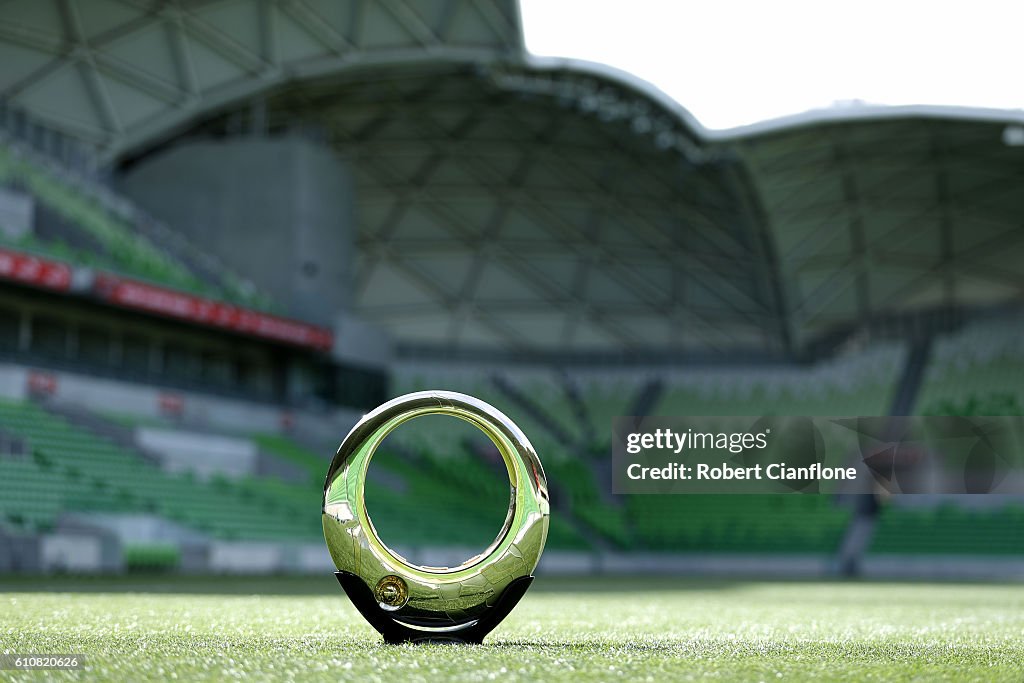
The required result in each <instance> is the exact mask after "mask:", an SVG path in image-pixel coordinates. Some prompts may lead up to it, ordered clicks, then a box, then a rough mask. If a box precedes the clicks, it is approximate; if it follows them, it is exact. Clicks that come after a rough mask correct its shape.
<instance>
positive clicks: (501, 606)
mask: <svg viewBox="0 0 1024 683" xmlns="http://www.w3.org/2000/svg"><path fill="white" fill-rule="evenodd" d="M334 575H335V576H336V577H338V583H340V584H341V587H342V588H344V589H345V593H347V594H348V597H349V600H351V601H352V604H353V605H355V606H356V609H357V610H359V613H360V614H362V615H363V618H364V619H366V620H367V621H368V622H370V626H373V627H374V628H375V629H377V631H378V632H379V633H380V634H381V635H382V636H384V642H386V643H390V644H392V645H398V644H399V643H452V644H477V645H479V644H480V643H482V642H483V641H484V637H485V636H486V635H487V634H488V633H490V632H491V631H493V630H494V628H495V627H496V626H497V625H498V624H500V623H501V620H502V619H504V618H505V617H507V616H508V614H509V612H511V611H512V609H513V608H514V607H515V606H516V605H517V604H519V601H520V600H522V598H523V595H525V594H526V589H527V588H529V587H530V584H531V583H533V577H532V576H521V577H519V578H518V579H516V580H514V581H513V582H512V583H510V584H509V585H508V586H506V587H505V590H504V591H502V593H501V595H500V596H498V601H497V602H496V603H494V606H493V607H491V608H490V609H488V610H487V611H486V612H484V614H483V616H482V617H480V618H479V619H477V620H476V621H473V622H470V623H468V624H466V625H464V626H459V627H454V628H448V629H445V630H443V631H433V632H432V631H430V630H429V627H426V626H425V627H424V628H423V629H418V628H412V627H411V626H407V625H406V624H403V623H401V622H400V621H396V620H395V618H394V615H393V614H392V613H391V612H387V611H385V610H383V609H381V608H380V605H379V604H377V600H376V599H375V598H374V597H373V591H371V590H370V587H369V586H367V585H366V582H365V581H363V580H362V579H361V578H359V577H358V576H356V575H355V574H353V573H351V572H334Z"/></svg>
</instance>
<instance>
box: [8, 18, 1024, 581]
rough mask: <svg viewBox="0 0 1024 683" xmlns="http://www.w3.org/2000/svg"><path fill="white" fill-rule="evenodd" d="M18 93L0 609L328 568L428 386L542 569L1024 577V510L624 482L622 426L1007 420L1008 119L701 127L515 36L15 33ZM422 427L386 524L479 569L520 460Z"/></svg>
mask: <svg viewBox="0 0 1024 683" xmlns="http://www.w3.org/2000/svg"><path fill="white" fill-rule="evenodd" d="M0 65H2V66H0V572H19V571H20V572H56V571H82V572H95V571H123V570H125V569H140V570H155V569H163V570H170V569H173V570H179V571H188V572H244V573H271V572H283V571H295V572H313V571H328V570H330V569H331V565H330V559H329V557H328V556H327V553H326V551H325V548H324V544H323V538H322V531H321V528H320V510H319V509H318V505H319V502H320V497H321V494H322V490H323V489H322V487H323V478H324V474H325V473H326V469H327V465H328V463H329V460H330V457H331V456H332V455H333V450H334V449H335V448H336V447H337V444H338V442H339V441H340V439H341V438H342V437H343V436H344V434H345V433H346V432H347V430H348V429H349V428H350V427H351V426H352V425H353V424H354V423H355V421H356V420H357V419H358V418H359V416H360V415H361V414H362V413H363V412H364V411H366V410H367V409H370V408H372V407H374V406H376V405H377V404H379V403H381V402H383V401H385V400H387V399H388V398H391V397H394V396H397V395H400V394H403V393H406V392H409V391H416V390H421V389H428V388H435V389H449V390H456V391H463V392H466V393H469V394H472V395H474V396H478V397H480V398H481V399H483V400H485V401H488V402H489V403H492V404H493V405H495V406H497V407H498V408H499V409H501V410H502V411H504V412H505V413H507V414H508V415H509V416H510V417H512V418H513V419H514V420H515V421H516V422H517V423H518V424H519V425H520V426H521V427H522V428H523V430H524V431H525V432H526V434H528V435H529V437H530V439H531V440H532V442H533V443H534V445H535V446H536V447H537V449H538V451H539V453H540V454H541V457H542V459H543V462H544V465H545V468H546V470H547V473H548V476H549V479H550V481H551V492H552V508H553V514H552V518H551V519H552V522H551V530H550V535H549V541H548V548H549V552H548V553H547V554H546V555H545V557H544V563H543V564H542V570H547V571H552V572H558V571H561V572H617V571H626V570H636V569H638V568H639V569H649V570H652V571H657V570H662V571H666V572H696V573H700V572H711V571H714V572H725V573H730V572H731V573H741V572H750V573H759V574H764V573H777V574H780V575H786V576H791V575H804V576H825V575H835V574H841V573H860V574H863V575H868V576H872V575H874V576H883V575H886V576H920V575H930V576H949V577H954V576H1000V577H1005V576H1020V575H1022V574H1024V501H1021V500H1020V499H1019V498H1008V497H999V496H986V497H984V500H981V497H969V496H963V497H954V496H948V497H939V496H913V497H905V498H893V499H892V500H888V499H887V498H886V497H885V496H882V495H874V493H875V492H872V491H871V490H865V491H861V492H859V493H862V494H864V495H854V496H818V495H814V496H781V495H779V496H752V495H751V496H728V497H727V496H711V495H686V496H682V495H680V496H616V495H613V494H612V493H611V483H610V482H611V452H610V451H611V420H612V418H613V417H615V416H617V415H659V414H660V415H705V416H751V415H767V414H774V415H850V416H856V415H1018V416H1019V415H1021V414H1022V406H1024V345H1022V344H1021V340H1022V338H1024V317H1022V310H1024V308H1022V307H1024V230H1022V228H1021V219H1022V218H1024V193H1022V192H1021V191H1020V188H1021V186H1022V183H1024V117H1022V116H1021V115H1020V113H1019V112H1004V111H991V110H974V109H956V108H937V107H889V108H883V107H871V106H850V107H842V108H836V109H828V110H823V111H817V112H809V113H807V114H802V115H799V116H795V117H791V118H788V119H781V120H776V121H771V122H766V123H762V124H757V125H754V126H750V127H746V128H742V129H737V130H732V131H726V132H719V131H715V132H713V131H709V130H706V129H704V128H703V127H702V126H701V125H700V124H699V123H698V122H697V121H695V120H694V119H693V117H691V116H690V115H689V114H688V113H687V112H686V110H685V109H683V108H682V106H680V105H679V104H678V103H676V102H674V101H671V100H669V99H668V98H667V97H665V96H664V95H663V94H661V93H660V92H658V91H657V90H655V89H654V88H653V87H651V86H650V85H648V84H646V83H644V82H642V81H640V80H639V79H637V78H634V77H632V76H630V75H629V74H626V73H622V72H619V71H615V70H613V69H610V68H608V67H604V66H600V65H595V64H590V63H582V62H577V61H573V60H565V59H541V58H537V57H534V56H531V55H529V54H528V53H527V52H526V51H525V49H524V46H523V40H522V31H521V26H520V18H519V14H518V8H517V6H516V4H515V2H513V1H512V0H472V1H471V0H429V1H423V2H415V3H413V2H406V1H404V0H388V1H387V2H380V3H375V2H365V3H364V2H352V3H339V2H334V0H287V1H286V0H268V1H266V2H228V1H221V0H210V1H208V2H197V3H191V2H183V3H159V2H158V3H146V2H135V1H134V0H132V1H128V0H125V1H121V0H90V2H88V3H86V2H85V0H9V1H8V2H6V3H3V4H2V5H0ZM422 422H423V424H421V425H420V424H412V425H409V426H408V427H409V428H408V429H405V428H403V429H402V430H399V431H398V432H396V433H395V434H394V435H393V436H391V437H389V439H388V440H387V441H386V443H385V444H384V447H383V448H382V452H381V453H380V455H379V456H377V457H376V458H375V460H374V466H373V468H372V469H371V472H370V481H369V485H368V493H367V496H368V504H369V505H370V509H371V512H372V513H373V515H374V522H375V524H376V525H377V527H378V528H379V529H380V530H381V532H382V536H383V537H384V538H385V539H387V540H388V542H389V543H392V544H394V546H395V547H397V548H401V549H402V550H403V552H404V553H405V554H406V556H407V557H410V558H411V559H414V560H419V561H422V562H424V563H443V562H447V561H450V559H451V558H455V559H456V560H461V559H463V558H464V557H465V554H466V552H467V550H472V552H476V549H478V548H479V547H481V546H482V544H485V543H486V542H487V540H488V536H489V535H490V536H493V530H494V529H495V528H497V527H498V525H500V519H501V516H502V515H501V513H502V511H503V508H504V506H505V500H506V495H507V494H506V489H505V485H504V483H503V481H502V477H503V474H502V472H501V464H500V457H499V456H498V454H497V451H496V450H495V448H494V447H493V444H490V443H489V442H488V441H487V440H486V438H485V437H484V436H483V435H482V434H479V433H475V432H473V430H472V429H470V428H468V427H467V428H466V430H463V429H459V428H455V427H453V426H452V425H450V424H447V423H446V422H445V421H444V420H442V419H438V420H433V419H426V420H423V421H422ZM475 509H478V510H480V511H481V512H480V514H479V515H476V514H467V511H470V510H475ZM425 511H429V512H430V515H431V518H432V519H433V520H434V522H433V523H430V524H427V523H426V522H425V519H426V515H425V514H424V513H425ZM492 513H493V514H492ZM495 519H497V520H498V521H497V522H495Z"/></svg>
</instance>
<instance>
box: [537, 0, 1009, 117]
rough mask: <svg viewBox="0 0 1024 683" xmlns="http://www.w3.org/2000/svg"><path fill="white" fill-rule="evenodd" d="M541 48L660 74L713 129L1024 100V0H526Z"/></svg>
mask: <svg viewBox="0 0 1024 683" xmlns="http://www.w3.org/2000/svg"><path fill="white" fill-rule="evenodd" d="M520 2H521V11H522V16H523V28H524V33H525V39H526V47H527V49H528V50H529V51H530V52H532V53H533V54H536V55H542V56H552V57H574V58H578V59H585V60H588V61H594V62H601V63H604V64H609V65H611V66H614V67H617V68H619V69H622V70H625V71H628V72H630V73H632V74H634V75H636V76H639V77H640V78H642V79H644V80H646V81H649V82H651V83H652V84H654V85H655V86H657V87H658V88H660V89H661V90H663V91H664V92H665V93H667V94H668V95H670V96H671V97H672V98H673V99H675V100H676V101H678V102H679V103H680V104H681V105H683V106H684V107H685V108H686V109H688V110H689V111H690V112H691V113H692V114H693V115H694V116H695V117H696V118H697V120H698V121H700V122H701V123H702V124H703V125H704V126H705V127H707V128H712V129H725V128H733V127H736V126H742V125H746V124H750V123H755V122H757V121H763V120H766V119H773V118H778V117H780V116H786V115H789V114H796V113H799V112H803V111H807V110H809V109H821V108H825V107H831V106H837V105H838V106H842V105H844V104H845V105H849V104H850V103H851V102H855V101H862V102H865V103H868V104H887V105H906V104H938V105H960V106H975V107H991V108H999V109H1020V108H1021V107H1024V0H1018V1H1017V2H1013V1H1012V0H1006V1H1003V2H996V1H994V0H970V1H969V2H944V1H943V0H931V1H930V2H919V1H917V0H884V1H880V0H866V1H858V2H843V3H839V2H832V1H830V0H818V1H817V2H812V1H805V0H793V1H788V0H782V1H777V0H770V1H763V2H755V1H750V2H743V1H740V0H702V1H699V2H690V1H687V0H660V1H659V0H616V1H614V2H613V1H611V0H589V1H587V0H520Z"/></svg>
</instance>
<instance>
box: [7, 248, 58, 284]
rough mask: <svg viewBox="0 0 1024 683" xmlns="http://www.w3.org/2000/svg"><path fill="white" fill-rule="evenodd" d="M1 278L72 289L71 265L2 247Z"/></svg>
mask: <svg viewBox="0 0 1024 683" xmlns="http://www.w3.org/2000/svg"><path fill="white" fill-rule="evenodd" d="M0 278H3V279H5V280H14V281H16V282H20V283H22V284H26V285H32V286H33V287H42V288H43V289H55V290H57V291H61V292H65V291H67V290H69V289H71V266H69V265H67V264H66V263H61V262H60V261H50V260H47V259H43V258H39V257H38V256H34V255H32V254H25V253H21V252H17V251H9V250H7V249H0Z"/></svg>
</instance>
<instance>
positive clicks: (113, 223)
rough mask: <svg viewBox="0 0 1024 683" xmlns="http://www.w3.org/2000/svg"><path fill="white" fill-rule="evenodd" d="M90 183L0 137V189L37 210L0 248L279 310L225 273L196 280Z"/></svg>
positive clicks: (0, 237)
mask: <svg viewBox="0 0 1024 683" xmlns="http://www.w3.org/2000/svg"><path fill="white" fill-rule="evenodd" d="M93 182H95V181H92V180H90V179H87V178H85V177H82V176H76V175H71V174H70V173H68V172H66V171H64V172H62V171H61V170H60V168H59V167H57V166H56V165H55V164H53V163H52V162H49V163H48V162H47V160H46V159H45V158H44V157H40V156H39V155H36V154H33V153H31V152H29V151H26V150H24V149H23V148H20V147H18V146H14V145H12V144H10V143H9V142H7V143H5V141H4V140H3V139H2V138H0V184H2V185H6V186H7V187H9V188H12V189H15V190H18V191H22V192H24V193H26V194H28V195H29V196H31V197H32V199H33V200H34V201H35V202H36V204H37V207H36V216H35V222H36V225H35V229H34V230H33V231H31V232H29V233H28V234H25V235H22V236H20V237H15V238H10V237H4V235H5V233H4V232H3V231H2V230H0V246H3V245H6V246H11V247H15V248H17V249H19V250H24V251H27V252H30V253H36V254H39V255H41V256H49V257H52V258H55V259H58V260H62V261H67V262H71V263H77V264H80V265H85V266H90V267H93V268H97V269H102V270H109V271H112V272H115V273H119V274H122V275H126V276H130V277H134V278H138V279H141V280H144V281H149V282H153V283H156V284H160V285H163V286H167V287H170V288H172V289H177V290H180V291H184V292H189V293H192V294H197V295H199V296H203V297H208V298H212V299H221V300H225V301H230V302H232V303H236V304H238V305H241V306H245V307H248V308H254V309H259V310H271V311H277V310H279V309H277V308H276V306H275V304H274V302H273V301H271V300H270V299H269V298H268V297H267V296H266V295H264V294H262V293H260V292H258V291H256V290H255V288H254V287H253V286H252V285H251V284H250V283H247V282H245V281H244V280H243V279H242V278H240V277H239V276H238V275H235V274H233V273H231V272H229V271H227V270H226V269H220V272H219V273H217V274H216V275H215V276H214V278H215V279H211V278H205V277H203V276H200V275H198V274H197V273H196V272H194V270H193V269H192V268H190V267H189V265H187V264H186V263H184V262H182V259H181V258H177V257H175V256H173V255H172V254H171V253H169V252H168V250H167V249H166V248H163V247H161V246H160V245H158V244H156V243H154V242H153V241H152V240H151V239H149V238H148V237H146V236H145V235H143V234H141V232H140V231H139V229H138V228H137V227H136V226H133V225H131V224H130V223H129V222H127V221H126V219H125V218H124V217H122V216H118V215H116V214H115V213H113V212H112V211H110V210H109V209H108V208H107V207H105V206H104V205H103V203H102V202H101V201H100V200H99V199H98V197H97V195H98V194H99V193H101V192H109V191H108V190H104V189H101V188H93V187H92V186H91V183H93ZM120 201H121V202H125V201H126V200H124V199H123V198H121V199H120Z"/></svg>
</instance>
